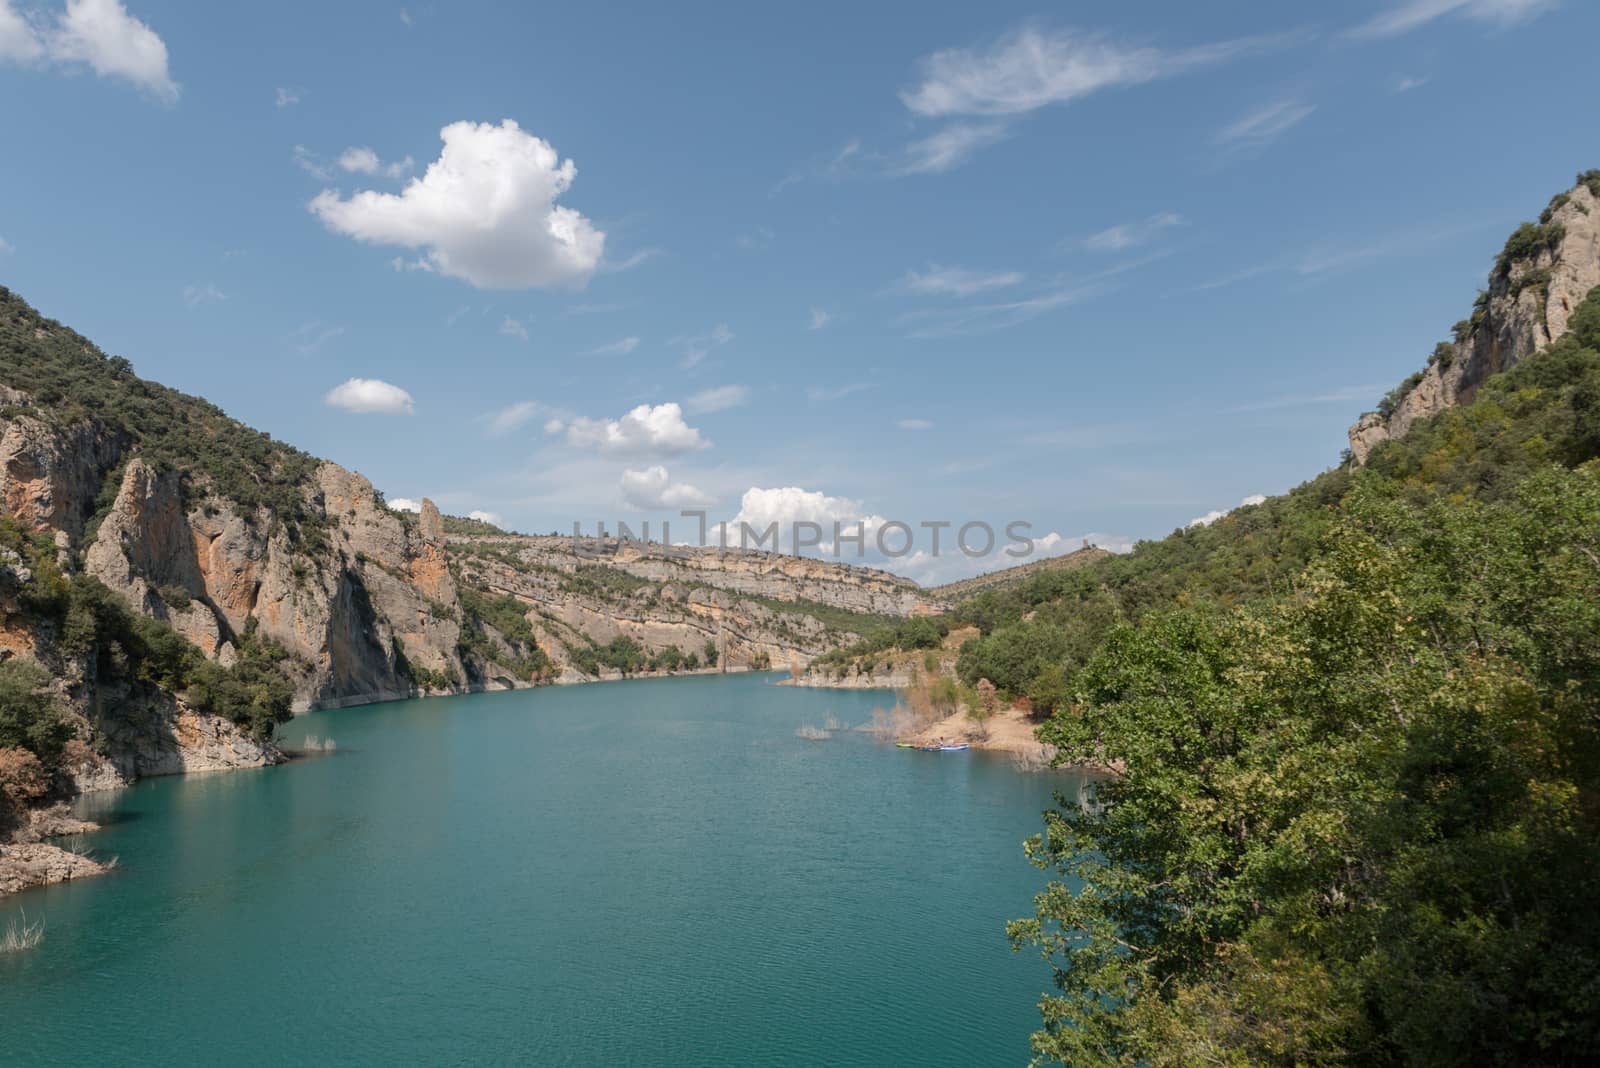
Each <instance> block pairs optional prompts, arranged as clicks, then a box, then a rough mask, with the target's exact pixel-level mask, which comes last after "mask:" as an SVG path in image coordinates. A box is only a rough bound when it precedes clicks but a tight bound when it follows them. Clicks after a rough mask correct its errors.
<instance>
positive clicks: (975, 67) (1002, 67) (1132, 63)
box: [900, 25, 1308, 118]
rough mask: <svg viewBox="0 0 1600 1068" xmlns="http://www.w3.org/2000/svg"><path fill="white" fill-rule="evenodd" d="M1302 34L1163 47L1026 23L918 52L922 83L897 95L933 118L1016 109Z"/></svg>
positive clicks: (1170, 72) (1198, 66)
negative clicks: (974, 42) (997, 34)
mask: <svg viewBox="0 0 1600 1068" xmlns="http://www.w3.org/2000/svg"><path fill="white" fill-rule="evenodd" d="M1307 36H1308V35H1307V34H1306V33H1304V32H1297V33H1290V34H1276V35H1266V36H1258V37H1241V38H1237V39H1234V40H1230V41H1219V42H1216V43H1213V44H1207V45H1199V46H1197V47H1192V48H1178V49H1163V48H1155V47H1151V46H1145V45H1131V44H1126V43H1123V42H1119V41H1117V40H1115V39H1113V38H1112V37H1111V36H1110V35H1108V34H1104V33H1090V32H1085V31H1082V30H1075V29H1070V28H1061V29H1047V28H1045V27H1043V26H1039V25H1024V26H1022V27H1020V28H1018V29H1014V30H1012V31H1011V32H1009V33H1007V34H1006V35H1004V36H1003V37H1001V38H1000V39H999V40H997V41H995V42H994V43H992V44H990V45H988V46H985V47H977V48H950V49H945V50H943V51H940V52H935V53H933V54H932V55H930V56H927V57H926V58H924V59H923V60H922V61H921V63H920V64H919V67H920V68H921V75H922V79H921V81H920V82H919V83H918V84H917V85H915V86H914V87H912V88H910V89H906V90H904V91H902V92H901V93H900V99H901V101H902V102H903V103H904V104H905V106H906V107H907V108H909V109H910V110H911V111H912V112H914V113H915V114H917V115H923V116H928V117H933V118H948V117H951V116H957V115H968V116H971V115H989V116H995V115H1020V114H1024V113H1027V112H1030V111H1035V110H1037V109H1039V108H1043V107H1048V106H1050V105H1054V104H1067V103H1070V102H1071V101H1073V100H1077V99H1079V98H1081V97H1085V96H1089V95H1091V94H1093V93H1097V92H1101V91H1103V90H1107V89H1116V88H1126V87H1130V86H1135V85H1142V84H1144V83H1145V82H1152V81H1156V80H1157V79H1161V78H1172V77H1177V76H1179V75H1182V74H1188V73H1191V72H1194V71H1198V70H1204V69H1206V68H1208V67H1216V66H1221V65H1222V64H1225V63H1229V62H1232V61H1233V60H1236V59H1242V58H1244V57H1246V56H1252V55H1260V54H1263V53H1266V52H1270V51H1274V50H1276V49H1279V48H1283V47H1285V46H1287V45H1290V44H1294V43H1298V42H1299V41H1302V40H1305V39H1306V38H1307Z"/></svg>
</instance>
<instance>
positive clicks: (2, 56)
mask: <svg viewBox="0 0 1600 1068" xmlns="http://www.w3.org/2000/svg"><path fill="white" fill-rule="evenodd" d="M42 55H44V42H43V41H41V40H40V39H39V35H38V34H37V33H35V32H34V29H33V27H32V26H30V25H29V24H28V20H27V19H25V18H23V17H22V16H21V15H19V14H17V12H16V11H15V10H13V9H12V7H11V3H10V0H0V60H9V61H11V62H15V63H22V62H27V61H28V60H32V59H38V58H39V57H40V56H42Z"/></svg>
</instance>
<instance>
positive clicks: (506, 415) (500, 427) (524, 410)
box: [488, 401, 539, 437]
mask: <svg viewBox="0 0 1600 1068" xmlns="http://www.w3.org/2000/svg"><path fill="white" fill-rule="evenodd" d="M538 413H539V405H538V403H537V402H535V401H518V402H516V403H515V404H508V405H507V406H506V407H504V408H501V409H500V410H499V411H498V412H495V413H494V414H493V415H491V416H489V418H488V431H489V433H490V434H491V435H492V436H494V437H504V436H505V435H506V434H509V433H511V432H512V431H513V430H520V429H522V428H523V427H524V426H527V425H528V423H529V422H530V421H532V419H533V417H534V416H535V415H537V414H538Z"/></svg>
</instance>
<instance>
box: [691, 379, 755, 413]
mask: <svg viewBox="0 0 1600 1068" xmlns="http://www.w3.org/2000/svg"><path fill="white" fill-rule="evenodd" d="M749 399H750V390H749V388H748V387H746V386H717V387H715V388H713V389H703V390H701V391H700V392H699V393H696V394H694V395H693V396H691V397H690V398H689V399H688V400H687V401H685V402H684V403H685V405H686V406H687V407H688V409H689V411H690V412H691V413H692V414H695V415H703V414H704V413H706V412H721V411H726V410H727V409H729V408H737V407H739V406H740V405H741V404H744V403H745V402H747V401H748V400H749Z"/></svg>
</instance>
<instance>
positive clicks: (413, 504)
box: [389, 497, 422, 512]
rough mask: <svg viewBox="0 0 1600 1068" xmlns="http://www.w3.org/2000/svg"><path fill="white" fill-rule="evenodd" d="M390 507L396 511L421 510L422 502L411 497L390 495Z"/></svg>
mask: <svg viewBox="0 0 1600 1068" xmlns="http://www.w3.org/2000/svg"><path fill="white" fill-rule="evenodd" d="M389 508H390V509H391V510H393V511H396V512H420V511H422V502H421V501H415V500H412V499H411V498H410V497H390V498H389Z"/></svg>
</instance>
